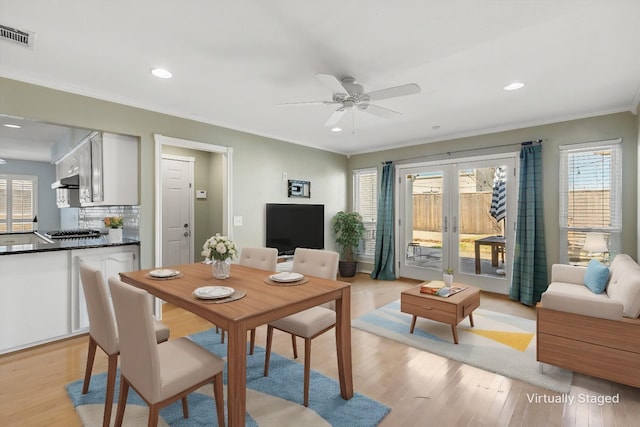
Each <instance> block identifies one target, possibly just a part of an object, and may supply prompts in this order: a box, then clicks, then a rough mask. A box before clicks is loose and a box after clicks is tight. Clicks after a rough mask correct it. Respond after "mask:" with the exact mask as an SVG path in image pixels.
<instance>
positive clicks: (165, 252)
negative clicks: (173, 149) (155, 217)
mask: <svg viewBox="0 0 640 427" xmlns="http://www.w3.org/2000/svg"><path fill="white" fill-rule="evenodd" d="M193 163H194V159H193V158H185V157H178V156H162V201H163V203H162V265H163V266H167V267H168V266H172V265H179V264H188V263H191V262H193V249H192V248H193V245H192V243H191V239H192V237H191V236H192V233H191V229H192V226H193V225H192V224H193V191H192V185H193V184H192V183H193V171H194V164H193Z"/></svg>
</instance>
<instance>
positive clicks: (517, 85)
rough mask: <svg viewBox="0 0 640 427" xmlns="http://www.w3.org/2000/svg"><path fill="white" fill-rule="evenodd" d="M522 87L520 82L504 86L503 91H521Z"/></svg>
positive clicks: (522, 84)
mask: <svg viewBox="0 0 640 427" xmlns="http://www.w3.org/2000/svg"><path fill="white" fill-rule="evenodd" d="M523 87H524V83H522V82H513V83H511V84H508V85H506V86H505V87H504V88H503V89H504V90H518V89H522V88H523Z"/></svg>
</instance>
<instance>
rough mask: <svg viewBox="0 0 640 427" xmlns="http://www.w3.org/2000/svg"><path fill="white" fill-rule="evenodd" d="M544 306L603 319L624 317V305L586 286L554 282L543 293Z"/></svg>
mask: <svg viewBox="0 0 640 427" xmlns="http://www.w3.org/2000/svg"><path fill="white" fill-rule="evenodd" d="M541 302H542V305H543V306H544V308H548V309H551V310H557V311H565V312H569V313H575V314H581V315H583V316H592V317H600V318H603V319H611V320H620V319H622V310H623V305H622V303H620V302H618V301H613V300H611V299H610V298H609V296H608V295H607V294H606V293H604V292H603V293H601V294H594V293H593V292H591V291H590V290H589V288H587V287H586V286H582V285H578V284H575V283H564V282H553V283H551V284H549V287H548V288H547V290H546V291H545V292H544V293H543V294H542V300H541Z"/></svg>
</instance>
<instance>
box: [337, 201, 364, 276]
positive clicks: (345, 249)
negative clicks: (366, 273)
mask: <svg viewBox="0 0 640 427" xmlns="http://www.w3.org/2000/svg"><path fill="white" fill-rule="evenodd" d="M331 224H332V226H333V232H334V233H335V235H336V243H337V244H338V245H339V246H340V253H341V254H342V259H341V260H340V262H339V265H338V270H339V271H340V276H342V277H353V276H355V275H356V264H357V263H356V261H355V260H354V257H353V252H354V250H355V249H356V248H357V247H358V245H359V244H360V240H362V237H363V236H364V232H365V229H364V224H363V222H362V216H361V215H360V214H359V213H358V212H343V211H340V212H338V213H337V214H336V215H335V216H334V217H333V219H332V220H331Z"/></svg>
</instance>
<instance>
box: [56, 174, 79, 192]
mask: <svg viewBox="0 0 640 427" xmlns="http://www.w3.org/2000/svg"><path fill="white" fill-rule="evenodd" d="M51 188H54V189H55V188H80V176H79V175H77V174H76V175H71V176H68V177H66V178H61V179H59V180H58V181H56V182H54V183H53V184H51Z"/></svg>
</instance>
